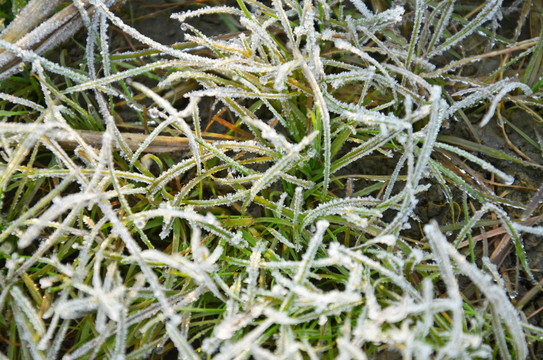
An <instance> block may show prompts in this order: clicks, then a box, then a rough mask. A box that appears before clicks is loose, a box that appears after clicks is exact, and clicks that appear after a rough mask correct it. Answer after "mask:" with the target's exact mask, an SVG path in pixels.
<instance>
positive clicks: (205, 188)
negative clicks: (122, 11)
mask: <svg viewBox="0 0 543 360" xmlns="http://www.w3.org/2000/svg"><path fill="white" fill-rule="evenodd" d="M374 3H376V4H377V3H379V4H384V3H385V2H378V1H376V2H374ZM517 3H520V2H516V3H515V4H514V5H513V6H511V7H504V5H503V3H502V1H498V0H493V1H492V0H489V1H486V2H483V3H481V4H480V6H478V7H477V8H475V9H474V10H473V11H472V13H471V14H467V15H466V14H465V13H462V9H461V7H460V6H458V7H457V6H456V5H455V2H454V1H452V0H451V1H423V0H416V1H409V2H402V1H396V2H394V5H393V6H392V5H389V6H386V7H385V8H383V9H381V10H382V11H380V12H374V11H373V10H370V9H369V8H368V7H367V5H366V4H365V3H363V2H361V1H359V0H353V1H352V2H350V3H348V4H347V3H342V2H336V1H331V2H329V1H325V0H320V1H311V0H305V1H303V2H296V1H288V0H273V1H272V2H271V3H269V2H267V3H261V2H258V1H253V0H247V1H244V0H239V1H238V3H237V6H236V7H234V6H224V5H213V6H202V5H199V7H197V8H195V9H193V10H189V11H185V12H182V13H177V14H174V15H172V18H174V19H176V20H178V21H179V24H180V26H182V27H183V29H184V31H185V33H186V34H185V39H184V40H185V42H182V43H178V44H175V45H171V46H170V45H164V44H161V43H158V42H156V41H154V40H153V39H151V38H149V37H146V36H144V35H142V34H141V33H139V32H138V31H137V30H136V29H134V28H133V27H131V26H130V25H128V24H127V22H125V21H123V20H122V19H121V18H120V17H119V16H118V15H116V13H114V12H113V11H112V10H111V9H110V6H111V5H113V2H103V1H101V0H89V1H74V6H75V7H76V8H77V9H78V11H79V16H80V17H81V19H82V20H81V21H82V22H83V23H84V25H85V29H86V34H87V37H86V42H85V44H84V54H85V55H84V56H85V57H84V61H83V63H82V65H81V66H70V65H68V64H67V63H66V61H65V58H64V57H63V55H62V54H61V57H60V60H59V61H58V62H55V61H51V60H48V59H47V58H45V57H43V56H42V55H40V54H39V53H38V52H36V51H34V50H32V49H29V48H25V43H24V41H23V42H10V41H7V40H5V39H2V40H0V48H2V49H3V54H4V55H5V56H4V59H5V58H8V57H10V56H11V55H9V54H15V55H16V57H18V58H20V59H21V60H22V61H23V62H24V63H26V64H28V69H30V71H28V70H27V71H26V72H24V74H23V76H22V77H15V78H10V79H9V80H6V82H5V85H3V89H4V92H2V93H0V99H1V100H2V102H1V103H0V104H1V106H2V109H1V110H0V114H1V115H2V117H3V121H2V122H1V123H0V134H1V138H0V140H1V141H2V153H1V155H2V161H1V163H0V167H1V174H0V189H1V201H2V214H1V224H0V231H1V232H0V243H1V249H0V256H1V258H2V264H3V266H2V269H1V270H0V287H1V293H0V312H1V314H2V316H1V317H0V329H1V330H0V334H1V336H2V343H3V345H1V346H0V351H1V352H2V353H1V354H0V356H2V358H9V359H16V358H25V359H29V358H34V359H54V358H60V357H62V358H64V359H77V358H86V359H87V358H88V359H94V358H115V359H125V358H126V359H137V358H149V357H154V358H160V357H162V356H166V355H168V354H170V353H177V354H178V355H179V356H180V357H181V358H187V359H199V358H205V357H211V358H217V359H234V358H236V359H238V358H240V359H241V358H247V357H253V358H255V359H270V358H287V357H292V358H297V359H298V358H299V359H302V358H312V359H314V358H339V359H351V358H354V359H366V358H373V357H375V356H377V355H378V354H388V353H392V352H396V353H400V354H401V356H402V357H403V358H404V359H411V358H418V359H427V358H440V359H441V358H464V359H471V358H495V357H497V356H499V357H501V358H504V359H524V358H526V357H527V356H528V355H529V346H530V345H533V344H534V342H536V341H538V340H539V339H540V337H541V335H542V331H541V329H539V328H537V327H535V326H532V325H530V324H528V322H527V321H526V320H524V319H523V318H522V317H521V312H520V311H519V308H520V307H515V306H514V305H513V304H512V303H511V301H510V299H509V297H508V296H507V293H506V292H505V289H504V288H505V285H504V281H503V280H502V278H501V275H500V273H499V271H498V268H497V267H496V265H495V262H493V261H491V259H489V257H488V255H486V254H484V256H482V257H481V256H475V255H476V254H475V250H476V249H475V243H474V241H475V240H474V238H476V236H475V235H476V234H475V233H477V232H480V229H483V234H482V236H483V237H484V229H485V226H487V225H497V226H501V227H500V228H499V229H502V233H505V234H506V235H507V236H508V237H509V238H508V239H510V240H509V241H510V242H511V243H512V244H513V245H514V249H515V250H516V257H517V259H518V264H519V267H520V268H521V269H522V271H523V272H524V276H526V278H527V279H528V281H531V282H532V283H534V284H536V283H537V281H536V279H535V277H534V275H533V274H532V272H531V269H530V267H529V264H528V261H527V259H526V255H525V253H524V249H523V242H522V241H523V240H522V235H523V234H524V233H529V234H536V235H541V234H542V233H543V229H542V228H541V227H539V226H537V222H538V221H539V220H538V219H539V218H537V216H535V214H534V212H536V209H537V205H538V203H539V200H540V197H541V195H536V196H535V197H534V198H533V200H532V202H531V203H529V204H528V205H523V204H521V203H518V202H515V201H513V200H510V199H507V198H506V197H502V196H499V195H496V194H495V193H494V191H492V190H491V189H490V188H489V187H488V186H483V185H480V184H478V183H476V182H473V181H469V180H468V176H467V175H466V171H464V170H463V169H462V168H459V169H457V171H454V169H451V164H450V162H449V161H446V160H444V159H453V158H454V159H462V161H465V163H466V164H469V166H467V165H466V166H465V169H471V170H472V171H473V168H475V169H477V171H478V172H480V173H482V174H484V175H492V176H493V177H495V183H497V184H498V185H499V186H507V185H511V184H513V183H514V182H515V178H514V177H513V176H512V175H511V174H508V173H506V172H504V171H502V170H500V169H499V168H497V167H495V166H493V165H492V164H491V163H489V162H488V161H487V160H485V159H483V158H482V157H479V156H477V155H476V153H477V152H479V153H482V154H484V155H485V156H487V157H495V158H498V159H502V160H509V161H511V162H515V163H517V164H519V166H521V167H531V168H536V169H541V166H540V165H538V163H537V162H534V161H533V160H532V159H522V160H521V159H518V158H517V157H513V156H511V155H507V154H505V153H502V152H499V151H497V150H494V149H491V148H488V147H484V146H482V145H478V144H476V143H473V142H469V141H465V140H463V141H461V140H460V139H457V138H452V137H441V138H440V137H439V136H438V134H439V133H440V130H441V129H442V127H443V126H444V124H445V123H446V122H457V121H465V120H466V114H469V112H471V111H475V110H477V111H479V112H480V111H481V110H483V114H482V116H481V121H480V124H479V125H480V126H485V125H487V124H489V122H492V121H496V119H495V117H494V115H495V114H496V113H497V112H498V113H499V111H500V108H501V106H502V105H503V104H504V103H505V102H507V103H513V104H516V105H517V106H519V107H521V108H525V109H527V111H531V112H532V113H536V115H537V111H540V109H541V100H540V95H541V92H540V87H541V80H540V77H538V76H537V74H538V71H539V70H538V69H539V67H538V66H537V64H540V63H541V62H540V61H541V54H542V47H543V45H542V42H541V40H540V38H539V40H538V39H537V38H534V39H532V40H526V41H517V39H518V36H519V34H520V30H519V34H516V35H515V36H516V37H515V38H514V39H513V40H508V39H505V38H503V37H501V36H500V35H499V34H498V33H497V32H496V30H497V29H498V28H499V21H500V20H501V19H502V17H503V15H504V13H506V12H509V13H514V12H515V11H517V12H520V13H521V15H522V16H521V19H526V18H527V14H528V13H529V11H530V9H529V8H527V7H526V6H524V7H522V8H520V7H518V8H515V6H518V4H517ZM525 3H529V2H525ZM209 16H216V17H219V18H220V19H222V20H223V21H224V22H225V23H226V25H227V26H228V27H229V28H230V29H232V31H233V33H232V34H225V35H223V36H218V37H208V36H206V35H205V34H204V33H203V32H202V31H201V30H199V29H198V28H197V27H194V26H191V25H190V24H189V23H191V21H190V20H193V19H195V18H199V17H209ZM522 21H524V20H522ZM113 28H116V29H119V30H121V31H122V32H123V33H124V34H125V35H126V36H128V37H130V38H131V39H132V40H133V41H135V42H136V43H140V44H142V45H143V46H142V47H141V49H133V50H130V51H125V52H113V51H112V49H111V47H110V39H109V35H108V34H109V33H110V30H111V29H113ZM519 29H520V23H519ZM41 30H43V31H46V30H47V31H50V30H51V29H41ZM58 30H59V29H55V31H58ZM234 31H235V32H234ZM60 32H61V33H62V29H60ZM479 33H485V34H486V35H487V37H488V39H490V40H489V43H488V44H487V45H488V48H489V49H490V50H492V49H493V48H496V49H497V50H493V51H495V52H498V53H499V54H511V53H515V54H516V57H515V58H513V59H510V61H509V62H507V63H505V64H504V65H503V66H502V67H501V68H500V69H498V70H497V71H496V72H495V73H494V74H492V75H491V76H490V77H489V79H487V80H486V81H480V80H476V79H470V78H468V77H458V76H456V75H454V72H455V71H457V70H459V69H462V68H463V67H464V66H466V65H469V64H471V63H472V62H476V61H480V60H481V59H484V58H485V57H486V56H490V55H488V54H491V53H490V52H486V53H485V54H482V55H475V56H473V57H468V58H460V59H455V58H454V54H456V51H457V50H458V49H459V48H461V46H462V44H463V42H464V41H467V39H470V38H471V37H474V36H478V35H477V34H479ZM36 34H38V35H39V31H38V32H37V33H36ZM38 35H36V36H38ZM60 38H61V36H60V37H59V39H60ZM50 44H52V45H56V44H55V43H54V41H53V42H52V43H50ZM504 49H505V50H504ZM490 50H489V51H490ZM519 51H520V53H519ZM6 54H7V55H9V56H7V55H6ZM451 54H452V55H451ZM0 55H1V54H0ZM493 56H495V55H493ZM0 57H1V56H0ZM10 58H12V56H11V57H10ZM443 59H448V61H446V62H444V61H443ZM526 59H529V60H528V68H527V69H526V72H525V76H524V78H522V79H507V78H503V79H499V80H497V79H496V77H501V76H502V75H503V73H504V71H505V70H506V69H508V68H509V67H510V66H512V65H513V64H517V63H518V62H519V61H522V60H526ZM538 61H539V63H538ZM444 63H446V65H444ZM4 65H5V64H2V63H0V67H2V66H4ZM10 69H11V70H10V72H9V73H8V74H5V75H3V76H4V77H7V75H9V74H11V72H13V71H21V70H23V69H22V68H21V66H20V65H18V66H17V67H16V68H15V70H13V68H10ZM540 75H541V74H540V73H539V76H540ZM451 81H458V82H459V83H462V84H463V86H464V88H463V90H462V91H460V92H458V93H456V94H454V98H453V97H451V96H450V95H449V94H448V93H447V92H445V91H444V86H445V84H448V83H450V82H451ZM36 94H37V96H36ZM209 108H211V110H210V111H209V115H208V114H207V113H203V111H204V110H205V109H209ZM206 111H207V110H206ZM207 117H210V118H211V120H212V123H213V124H219V125H220V126H222V131H219V132H212V130H210V128H209V126H207V125H206V123H205V121H206V118H207ZM538 121H541V119H540V118H539V120H538ZM470 126H471V124H470ZM472 129H473V128H472ZM134 132H136V134H135V133H134ZM528 138H529V139H530V140H532V139H531V138H530V137H528ZM531 144H532V145H533V146H534V147H536V148H540V143H539V145H538V143H537V141H534V140H532V141H531ZM470 146H471V148H470ZM461 147H463V148H464V149H469V150H475V151H470V152H468V151H466V150H464V149H462V148H461ZM169 150H176V153H175V154H168V153H167V152H168V151H169ZM517 150H518V149H517ZM162 152H164V153H165V154H159V153H162ZM375 154H380V155H382V156H384V157H386V158H388V159H389V160H388V161H390V162H392V163H393V164H394V170H393V171H392V172H391V173H390V174H382V173H381V174H367V173H365V172H364V170H363V169H362V170H361V169H360V164H364V161H365V160H366V159H368V158H370V157H371V156H374V155H375ZM438 154H439V156H438ZM470 174H471V173H470ZM361 179H365V182H363V181H362V180H361ZM359 180H360V181H359ZM358 184H364V185H363V187H362V188H361V186H360V185H358ZM500 184H501V185H500ZM430 187H439V189H440V191H442V192H443V193H444V194H445V197H446V199H447V201H448V202H449V204H450V209H449V216H450V218H449V222H450V223H449V225H448V229H450V230H452V231H451V233H447V237H448V239H447V238H446V237H445V235H444V233H443V231H442V230H440V227H439V225H438V223H437V222H435V221H431V222H430V223H428V224H423V223H421V221H420V220H419V219H418V217H417V216H416V215H415V214H416V210H417V208H418V206H417V203H418V199H420V197H421V196H423V194H424V193H425V192H427V191H428V190H429V189H430ZM459 193H461V194H463V195H459ZM540 193H541V191H540ZM538 196H539V197H538ZM458 204H461V205H460V208H461V210H460V211H458V209H457V208H456V206H457V205H458ZM515 208H521V209H523V211H524V213H523V214H524V215H523V216H524V217H525V219H522V220H526V219H528V220H527V221H525V222H519V221H517V220H518V219H511V218H510V217H509V215H508V214H510V213H514V212H513V210H514V209H515ZM459 213H460V214H459ZM532 215H534V216H532ZM489 219H495V220H494V221H490V220H489ZM419 227H420V228H422V229H423V231H422V232H417V231H416V228H419ZM410 234H417V235H416V236H418V237H419V238H418V239H416V241H415V240H413V239H412V235H410ZM409 236H411V237H409ZM466 242H468V243H469V248H470V250H471V256H470V257H469V260H467V259H466V257H465V256H464V255H462V254H461V253H460V252H459V250H458V248H459V246H461V245H462V244H464V243H466ZM459 275H463V279H462V283H459ZM466 289H470V290H469V292H468V291H467V290H466ZM538 290H539V286H535V287H534V289H533V291H532V292H531V293H530V296H532V297H533V296H534V293H537V291H538ZM523 300H524V303H526V302H527V301H529V299H527V298H523Z"/></svg>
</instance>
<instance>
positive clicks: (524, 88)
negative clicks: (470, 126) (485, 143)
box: [479, 82, 532, 127]
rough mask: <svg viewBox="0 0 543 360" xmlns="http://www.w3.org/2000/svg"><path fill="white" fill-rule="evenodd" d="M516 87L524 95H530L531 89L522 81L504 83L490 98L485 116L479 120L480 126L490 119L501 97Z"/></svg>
mask: <svg viewBox="0 0 543 360" xmlns="http://www.w3.org/2000/svg"><path fill="white" fill-rule="evenodd" d="M517 88H518V89H521V90H522V91H523V92H524V93H525V94H526V95H531V94H532V89H531V88H530V87H529V86H528V85H526V84H523V83H520V82H514V83H509V84H507V85H505V86H504V87H503V88H502V89H501V90H500V92H499V93H498V94H497V95H496V96H494V99H492V103H491V104H490V108H489V109H488V111H487V113H486V114H485V116H484V117H483V119H482V120H481V122H480V123H479V126H480V127H484V126H485V125H486V124H488V122H489V121H490V119H491V118H492V116H494V112H496V108H497V107H498V104H499V103H500V101H501V100H502V99H503V97H504V96H505V95H507V93H508V92H510V91H512V90H514V89H517Z"/></svg>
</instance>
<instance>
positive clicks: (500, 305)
mask: <svg viewBox="0 0 543 360" xmlns="http://www.w3.org/2000/svg"><path fill="white" fill-rule="evenodd" d="M424 232H425V233H426V235H427V236H428V238H429V239H430V243H431V245H432V249H433V251H434V252H438V253H439V254H440V255H439V256H440V258H441V260H442V261H441V262H440V263H438V265H439V266H440V267H443V268H445V267H447V266H449V269H450V270H447V274H448V275H446V276H447V277H450V276H453V274H452V267H451V265H450V262H449V260H448V259H449V257H450V258H451V259H452V260H454V261H455V262H456V266H457V267H458V269H459V270H460V271H461V272H462V273H463V274H464V275H465V276H467V277H469V278H470V279H471V281H472V282H473V283H474V284H475V285H476V286H477V287H478V288H479V290H480V291H481V292H482V293H483V294H484V295H485V297H486V299H487V301H489V303H490V305H491V306H492V308H493V309H494V311H495V312H496V313H497V314H499V316H500V318H501V320H502V321H503V322H504V323H505V325H506V326H507V327H508V329H509V335H510V336H511V338H512V340H513V341H512V342H513V345H514V346H515V350H516V353H517V357H518V358H519V359H525V358H526V356H527V351H528V348H527V344H526V339H525V337H524V332H523V330H522V323H521V320H520V316H519V313H518V311H517V310H516V309H515V307H514V306H513V304H511V302H510V301H509V299H508V297H507V294H506V293H505V291H504V289H503V288H501V287H500V286H498V285H496V284H495V283H494V282H493V280H492V278H491V277H490V276H489V275H487V274H485V273H483V272H482V271H481V270H480V269H478V268H477V267H476V266H475V265H473V264H471V263H469V262H468V261H467V260H466V259H465V257H464V256H462V255H461V254H460V253H459V252H458V251H457V250H456V249H455V248H454V246H452V245H451V244H449V242H447V240H446V239H445V237H444V236H443V234H441V231H440V230H439V226H438V224H437V223H436V222H432V223H431V224H429V225H425V226H424ZM450 295H451V294H449V296H450ZM456 296H458V297H460V293H459V292H458V293H457V295H456Z"/></svg>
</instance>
